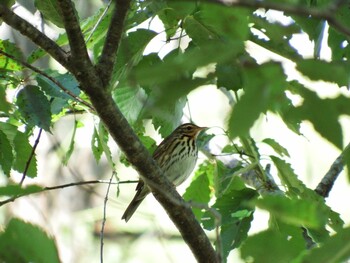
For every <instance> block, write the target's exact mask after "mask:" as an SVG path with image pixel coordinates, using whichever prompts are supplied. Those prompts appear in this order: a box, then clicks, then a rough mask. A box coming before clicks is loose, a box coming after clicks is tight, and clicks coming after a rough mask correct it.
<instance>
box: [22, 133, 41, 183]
mask: <svg viewBox="0 0 350 263" xmlns="http://www.w3.org/2000/svg"><path fill="white" fill-rule="evenodd" d="M42 131H43V129H42V128H40V129H39V133H38V136H37V137H36V139H35V142H34V145H33V147H32V151H31V153H30V155H29V158H28V160H27V162H26V166H25V168H24V171H23V174H22V178H21V181H20V182H19V185H20V186H22V184H23V182H24V179H25V178H26V175H27V172H28V169H29V165H30V163H31V162H32V160H33V157H34V155H35V150H36V148H37V147H38V144H39V142H40V137H41V133H42Z"/></svg>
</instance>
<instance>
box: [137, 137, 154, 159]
mask: <svg viewBox="0 0 350 263" xmlns="http://www.w3.org/2000/svg"><path fill="white" fill-rule="evenodd" d="M137 136H138V137H139V139H140V141H141V142H142V144H143V145H144V146H145V147H146V149H147V150H148V151H149V153H150V154H153V152H154V151H155V150H156V148H157V143H156V141H155V140H153V139H152V138H151V137H149V136H146V135H144V134H137Z"/></svg>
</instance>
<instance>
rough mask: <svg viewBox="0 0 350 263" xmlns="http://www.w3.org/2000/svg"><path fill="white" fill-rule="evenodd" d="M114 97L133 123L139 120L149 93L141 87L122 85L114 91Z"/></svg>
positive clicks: (126, 116)
mask: <svg viewBox="0 0 350 263" xmlns="http://www.w3.org/2000/svg"><path fill="white" fill-rule="evenodd" d="M113 99H114V101H115V102H116V103H117V105H118V107H119V109H120V111H121V112H122V113H123V114H124V116H125V118H126V119H127V120H128V122H129V123H130V124H131V125H134V124H135V122H136V121H138V120H139V118H140V115H141V112H142V110H143V108H144V106H145V101H146V100H147V95H146V93H145V91H144V90H143V89H141V88H133V87H128V86H123V85H120V86H119V87H118V88H117V89H115V90H114V92H113Z"/></svg>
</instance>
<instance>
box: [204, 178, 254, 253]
mask: <svg viewBox="0 0 350 263" xmlns="http://www.w3.org/2000/svg"><path fill="white" fill-rule="evenodd" d="M236 178H238V177H236ZM237 180H238V181H237V182H238V184H235V183H232V185H233V187H231V188H230V191H226V193H225V194H224V195H222V196H220V197H218V198H217V199H216V202H215V204H214V205H213V208H215V209H216V210H217V211H218V212H219V213H220V214H221V231H220V236H221V240H222V250H223V254H224V258H226V257H227V256H228V254H229V253H230V251H231V250H233V249H234V248H237V247H239V246H240V245H241V243H242V242H243V241H244V240H245V239H246V238H247V233H248V230H249V229H250V223H251V221H252V220H253V212H254V210H253V209H252V208H251V207H249V206H248V202H249V200H252V199H254V198H256V196H257V194H256V191H254V190H252V189H248V188H246V187H245V186H244V184H243V185H242V184H241V183H240V182H241V180H240V179H237ZM201 221H202V224H203V226H204V228H205V229H207V230H212V229H214V227H215V221H216V219H215V218H214V216H213V215H212V214H211V213H210V212H209V211H207V212H205V213H204V215H203V216H202V219H201Z"/></svg>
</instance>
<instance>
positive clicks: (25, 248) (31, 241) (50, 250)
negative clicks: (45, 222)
mask: <svg viewBox="0 0 350 263" xmlns="http://www.w3.org/2000/svg"><path fill="white" fill-rule="evenodd" d="M0 258H1V259H2V261H4V262H38V263H44V262H52V263H56V262H57V263H58V262H60V259H59V256H58V251H57V248H56V245H55V242H54V240H53V239H52V238H49V237H48V235H47V233H45V232H44V231H43V230H42V229H40V228H39V227H37V226H35V225H32V224H29V223H25V222H23V221H21V220H20V219H15V218H14V219H11V221H10V222H9V223H8V225H7V227H6V229H5V231H4V232H3V233H2V234H1V235H0Z"/></svg>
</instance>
